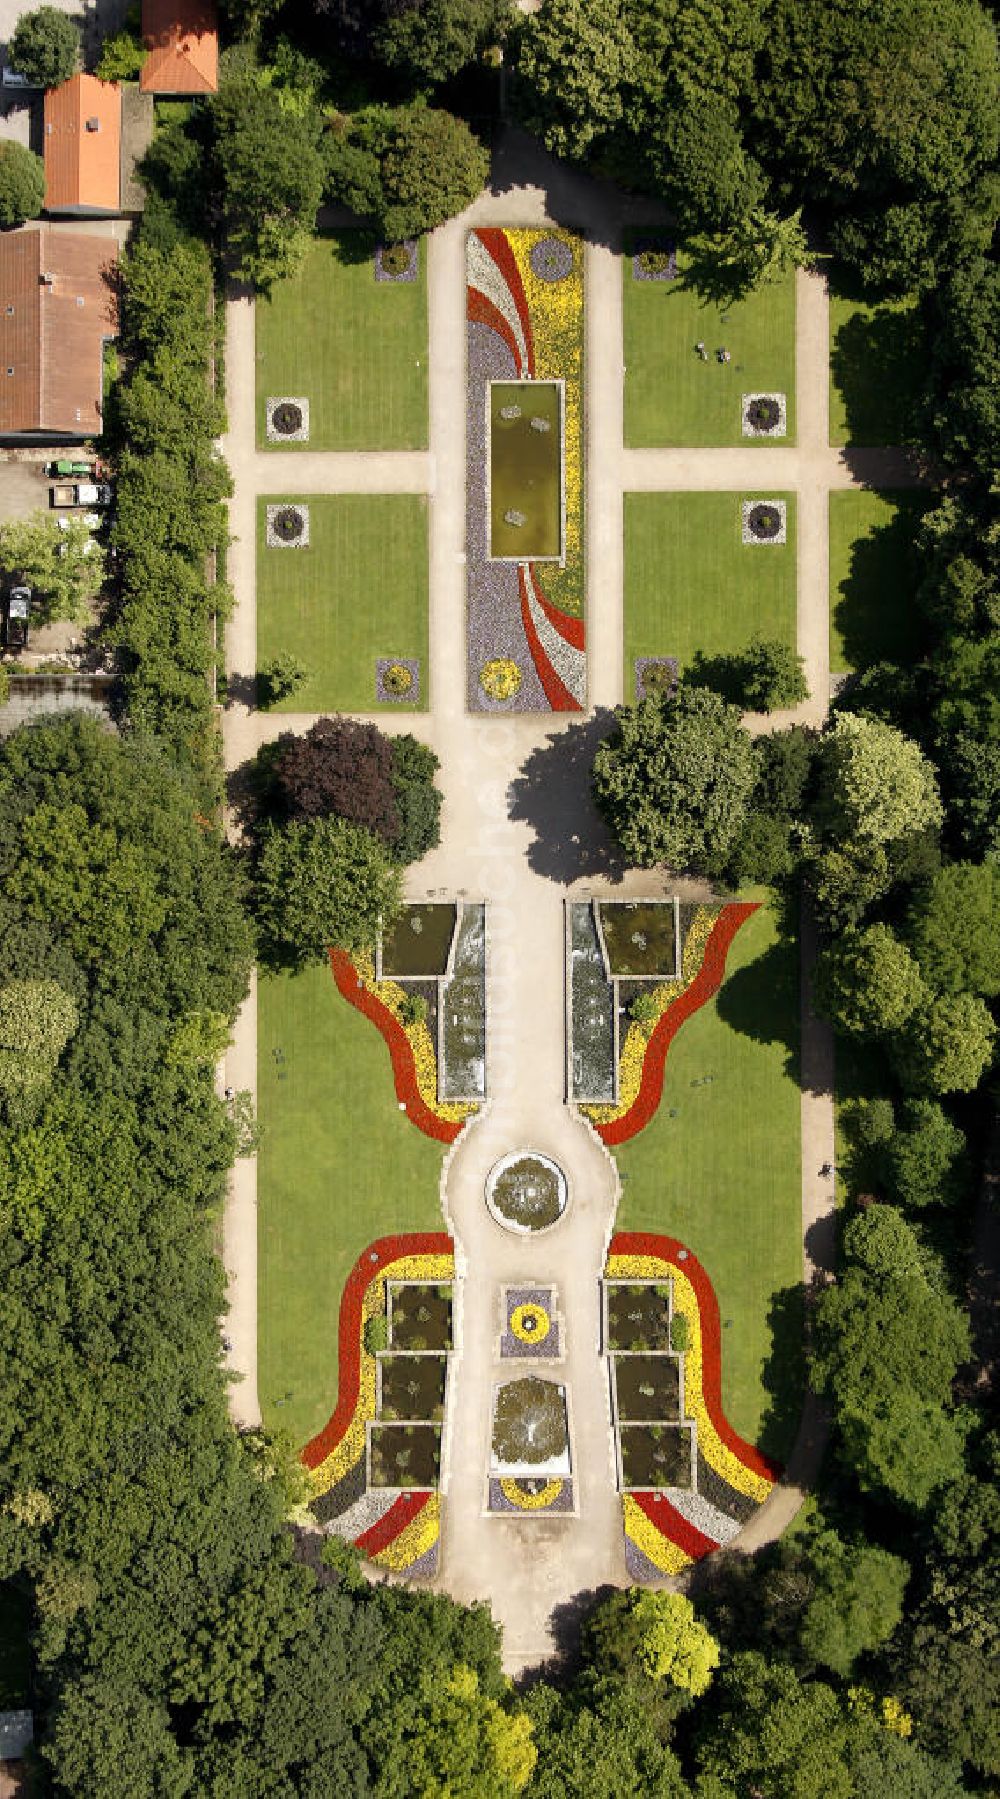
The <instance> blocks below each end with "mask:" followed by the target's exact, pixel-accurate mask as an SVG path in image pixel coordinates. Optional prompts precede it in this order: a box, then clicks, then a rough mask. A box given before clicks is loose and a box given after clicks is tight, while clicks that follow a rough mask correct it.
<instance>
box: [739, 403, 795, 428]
mask: <svg viewBox="0 0 1000 1799" xmlns="http://www.w3.org/2000/svg"><path fill="white" fill-rule="evenodd" d="M740 417H741V420H742V425H743V435H744V437H784V436H785V433H786V432H787V430H788V403H787V401H786V399H785V396H784V394H744V395H743V402H742V407H741V411H740Z"/></svg>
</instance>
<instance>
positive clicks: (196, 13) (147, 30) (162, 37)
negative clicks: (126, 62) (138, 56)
mask: <svg viewBox="0 0 1000 1799" xmlns="http://www.w3.org/2000/svg"><path fill="white" fill-rule="evenodd" d="M142 37H143V42H144V43H145V45H146V48H147V50H148V51H149V55H148V56H147V58H146V61H145V63H144V64H143V69H142V73H141V75H140V76H139V86H140V88H141V89H142V91H143V93H147V94H214V93H215V91H216V89H217V88H218V85H219V29H218V21H217V18H216V12H215V6H214V4H213V0H142Z"/></svg>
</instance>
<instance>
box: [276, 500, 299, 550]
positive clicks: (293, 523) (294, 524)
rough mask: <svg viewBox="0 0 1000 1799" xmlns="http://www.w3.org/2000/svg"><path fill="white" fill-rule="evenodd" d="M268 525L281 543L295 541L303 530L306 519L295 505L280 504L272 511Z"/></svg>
mask: <svg viewBox="0 0 1000 1799" xmlns="http://www.w3.org/2000/svg"><path fill="white" fill-rule="evenodd" d="M270 525H271V530H272V531H273V532H274V535H275V537H280V539H281V541H282V543H296V542H297V541H298V539H299V538H300V537H301V536H302V533H303V531H304V530H305V527H306V521H305V519H304V518H303V516H302V514H301V512H300V511H299V509H298V507H297V506H282V507H280V508H279V510H278V511H277V512H274V513H272V515H271V519H270Z"/></svg>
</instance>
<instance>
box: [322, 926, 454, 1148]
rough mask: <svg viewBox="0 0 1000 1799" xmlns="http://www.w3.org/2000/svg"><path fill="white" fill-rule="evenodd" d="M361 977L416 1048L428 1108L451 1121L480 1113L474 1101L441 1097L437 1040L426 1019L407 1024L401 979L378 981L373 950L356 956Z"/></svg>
mask: <svg viewBox="0 0 1000 1799" xmlns="http://www.w3.org/2000/svg"><path fill="white" fill-rule="evenodd" d="M353 961H354V966H355V968H356V969H357V971H358V977H359V979H360V980H361V981H362V982H363V983H364V985H365V986H366V987H368V988H370V990H371V992H372V993H375V994H377V995H378V997H379V999H380V1000H381V1001H382V1004H383V1005H384V1006H385V1008H386V1010H387V1011H389V1012H391V1013H392V1015H393V1018H395V1019H396V1021H397V1023H398V1024H401V1025H402V1027H403V1030H404V1031H405V1032H406V1037H407V1041H408V1043H409V1045H410V1048H411V1049H412V1051H413V1069H414V1073H415V1075H416V1077H417V1086H418V1088H419V1090H420V1097H421V1099H422V1100H423V1102H424V1105H425V1106H426V1107H427V1109H428V1111H430V1112H435V1113H436V1114H437V1116H438V1117H439V1118H444V1119H446V1120H447V1121H448V1122H449V1123H454V1124H460V1123H462V1121H463V1120H464V1119H466V1118H471V1117H472V1115H473V1113H475V1112H478V1110H479V1107H478V1106H477V1105H475V1104H466V1103H465V1102H464V1101H463V1102H461V1103H460V1102H459V1101H457V1100H444V1099H441V1100H439V1099H438V1096H437V1092H438V1065H437V1054H436V1052H435V1049H434V1040H433V1038H432V1037H431V1033H430V1030H429V1028H428V1025H427V1023H426V1020H425V1019H423V1018H422V1019H420V1021H419V1022H418V1023H417V1024H407V1023H405V1021H404V1019H403V1002H404V1000H405V999H406V994H405V993H404V991H403V989H402V987H401V986H400V985H399V983H398V981H389V980H384V981H377V980H376V979H375V959H374V957H373V956H372V954H371V952H370V950H361V951H359V953H358V954H357V955H356V956H354V958H353Z"/></svg>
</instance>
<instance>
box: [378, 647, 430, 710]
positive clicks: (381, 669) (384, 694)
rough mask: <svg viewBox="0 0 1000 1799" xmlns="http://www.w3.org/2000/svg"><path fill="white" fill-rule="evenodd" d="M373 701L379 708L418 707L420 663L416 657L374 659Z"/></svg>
mask: <svg viewBox="0 0 1000 1799" xmlns="http://www.w3.org/2000/svg"><path fill="white" fill-rule="evenodd" d="M375 699H376V701H377V703H378V704H379V705H380V706H419V704H420V663H419V661H418V660H417V658H416V656H377V657H376V658H375Z"/></svg>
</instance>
